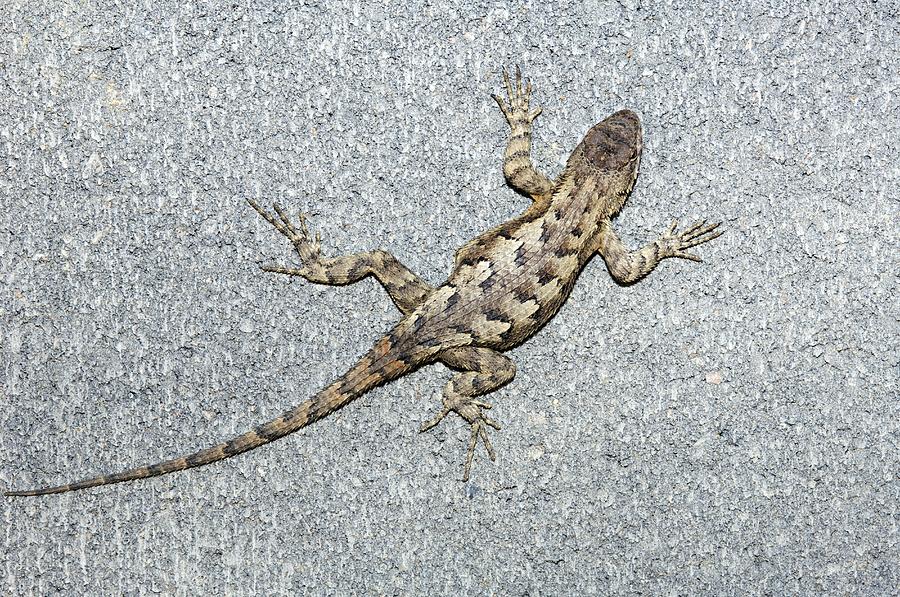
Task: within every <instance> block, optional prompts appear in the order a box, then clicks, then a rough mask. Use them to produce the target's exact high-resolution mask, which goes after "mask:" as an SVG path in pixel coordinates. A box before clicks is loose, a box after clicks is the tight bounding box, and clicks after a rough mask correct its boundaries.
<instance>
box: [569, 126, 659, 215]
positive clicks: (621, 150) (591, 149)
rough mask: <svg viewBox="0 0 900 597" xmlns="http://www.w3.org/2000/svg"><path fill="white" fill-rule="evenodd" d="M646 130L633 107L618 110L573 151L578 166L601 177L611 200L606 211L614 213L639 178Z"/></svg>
mask: <svg viewBox="0 0 900 597" xmlns="http://www.w3.org/2000/svg"><path fill="white" fill-rule="evenodd" d="M642 148H643V134H642V132H641V121H640V119H639V118H638V116H637V114H635V113H634V112H632V111H631V110H619V111H618V112H616V113H614V114H611V115H610V116H607V117H606V118H605V119H604V120H602V121H600V122H598V123H597V124H595V125H594V126H593V127H591V130H589V131H588V132H587V134H586V135H585V136H584V139H583V140H582V141H581V143H580V144H579V146H578V147H577V148H576V149H575V151H574V152H572V159H573V160H575V161H576V163H575V164H572V163H571V161H570V165H572V166H576V167H577V168H584V169H586V170H587V171H588V172H590V173H591V174H592V175H593V176H596V177H597V178H598V182H600V181H602V185H603V192H602V193H601V194H602V196H604V197H605V198H607V199H608V200H609V203H608V205H607V208H606V209H605V211H606V212H607V213H608V214H609V215H612V214H615V213H617V212H618V211H619V209H621V207H622V205H623V204H624V203H625V198H626V197H627V196H628V193H629V192H631V188H632V187H633V186H634V181H635V180H636V179H637V173H638V165H639V164H640V161H641V149H642Z"/></svg>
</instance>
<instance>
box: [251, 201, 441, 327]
mask: <svg viewBox="0 0 900 597" xmlns="http://www.w3.org/2000/svg"><path fill="white" fill-rule="evenodd" d="M247 201H248V203H250V205H251V207H253V209H255V210H256V211H257V213H259V215H261V216H262V217H263V218H264V219H265V220H266V221H267V222H269V224H271V225H272V226H274V227H275V229H276V230H278V232H280V233H281V234H283V235H284V236H285V237H286V238H287V239H288V240H290V241H291V243H292V244H293V245H294V248H295V249H296V251H297V254H298V255H299V256H300V261H301V262H302V263H303V267H300V268H288V267H281V266H273V265H265V266H263V268H262V269H263V270H264V271H267V272H273V273H276V274H286V275H289V276H300V277H301V278H305V279H306V280H308V281H310V282H314V283H316V284H327V285H331V286H344V285H346V284H353V283H355V282H358V281H360V280H362V279H363V278H365V277H366V276H369V275H371V276H374V277H375V279H376V280H378V282H379V283H380V284H381V285H382V286H383V287H384V289H385V290H387V292H388V295H389V296H390V297H391V300H392V301H394V304H395V305H397V308H398V309H400V311H401V312H403V313H404V314H409V313H410V312H412V311H413V310H414V309H415V308H416V307H418V306H419V305H420V304H421V303H422V302H423V301H424V300H425V299H426V298H428V295H429V294H431V292H432V291H433V290H434V288H432V287H431V286H430V285H429V284H428V283H427V282H426V281H425V280H423V279H422V278H420V277H419V276H417V275H416V274H414V273H413V272H412V271H411V270H410V269H409V268H408V267H406V266H405V265H403V264H402V263H400V261H399V260H398V259H397V258H396V257H394V256H393V255H391V254H390V253H388V252H387V251H382V250H376V251H369V252H367V253H356V254H354V255H341V256H339V257H322V255H321V254H320V252H319V245H320V243H321V239H320V238H319V235H318V234H317V235H316V236H315V239H313V238H312V237H311V236H310V234H309V230H308V229H307V226H306V218H304V217H303V215H302V214H301V215H300V216H299V218H298V225H297V226H295V225H294V224H292V223H291V220H290V218H289V217H288V215H287V213H286V212H285V211H284V210H283V209H282V208H281V207H280V206H279V205H277V204H275V205H274V208H275V213H276V214H277V215H278V217H277V218H276V217H275V216H274V215H272V214H271V213H269V212H268V211H266V210H265V209H263V208H262V207H260V205H259V204H258V203H256V202H255V201H253V200H252V199H248V200H247Z"/></svg>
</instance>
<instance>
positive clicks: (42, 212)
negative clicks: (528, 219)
mask: <svg viewBox="0 0 900 597" xmlns="http://www.w3.org/2000/svg"><path fill="white" fill-rule="evenodd" d="M135 4H137V3H135ZM187 5H188V3H181V2H153V3H141V6H139V7H138V6H132V5H130V4H129V3H118V2H117V3H106V4H104V5H102V6H98V5H96V4H95V3H90V2H86V3H81V2H47V3H38V2H21V1H20V2H16V1H13V2H12V3H9V2H6V3H4V6H3V8H0V32H2V36H0V41H2V44H0V83H2V85H0V89H2V91H0V148H2V149H0V153H2V160H0V194H2V195H0V196H2V201H3V209H2V210H0V274H2V276H0V285H2V287H0V296H2V299H0V301H2V302H0V364H2V367H0V391H2V404H3V408H2V411H0V431H2V436H0V454H2V466H0V486H2V487H4V488H9V487H19V488H21V487H26V486H33V485H36V484H47V483H56V482H63V481H69V480H73V479H76V478H80V477H82V476H85V475H88V474H93V473H99V472H112V471H115V470H120V469H122V468H125V467H129V466H132V465H135V464H139V463H143V462H146V461H148V460H157V459H163V458H167V457H171V456H175V455H179V454H181V453H184V452H188V451H193V450H194V449H196V448H200V447H204V446H205V445H207V444H209V443H212V442H214V441H217V440H220V439H223V438H226V437H229V436H231V435H233V434H235V433H238V432H242V431H244V430H246V429H247V428H248V427H249V426H251V425H255V424H257V423H259V422H262V421H264V420H267V419H269V418H270V417H272V416H275V415H277V414H278V413H280V412H281V411H282V410H283V409H285V408H287V407H289V406H291V405H293V404H295V403H297V402H298V401H300V400H303V399H305V398H306V397H307V396H309V395H310V394H311V393H312V392H314V391H315V390H316V389H317V388H320V387H321V386H322V385H323V384H325V383H327V382H328V381H330V380H331V379H333V378H334V377H336V376H337V375H339V374H340V373H341V372H342V371H343V370H345V369H346V368H348V367H349V366H350V365H351V364H352V363H353V362H354V359H355V358H356V357H357V356H358V355H360V354H361V353H362V352H363V351H365V350H366V349H367V348H368V346H369V345H370V344H371V343H372V342H373V341H374V340H375V339H376V338H377V337H378V336H379V334H380V333H381V332H383V331H384V330H386V329H388V327H389V326H390V325H391V323H392V322H393V321H394V320H395V319H396V318H397V313H396V312H395V310H394V307H393V305H392V304H391V303H390V301H389V300H388V299H387V297H386V296H385V294H384V292H382V291H381V289H380V288H379V287H378V286H377V285H376V283H375V282H373V281H366V282H364V283H361V284H358V285H356V286H353V287H348V288H343V289H334V288H325V287H316V286H313V285H310V284H308V283H303V282H302V281H300V280H288V279H285V278H282V277H278V276H275V275H269V274H264V273H262V272H260V271H259V270H258V266H259V264H261V263H265V262H279V263H294V262H295V261H294V259H293V257H292V255H291V251H290V248H289V246H288V244H287V243H286V242H285V241H284V239H282V238H280V237H279V236H278V235H277V234H275V233H274V232H273V231H272V230H271V229H269V228H268V226H267V225H266V224H265V223H264V222H262V221H261V220H260V219H259V218H258V217H256V215H255V214H254V213H252V211H251V210H250V209H249V208H248V207H247V205H246V204H245V203H244V198H245V197H247V196H250V197H257V198H259V199H260V200H261V201H266V202H268V201H271V200H272V199H277V200H280V201H281V202H283V203H284V204H285V205H287V206H290V207H291V208H292V209H302V210H304V211H306V212H308V213H309V214H310V215H311V217H312V225H313V226H314V228H315V230H318V231H320V232H321V233H322V236H323V239H324V250H325V251H326V252H327V253H330V254H337V253H339V252H351V251H362V250H367V249H371V248H375V247H384V248H386V249H389V250H390V251H392V252H393V253H394V254H395V255H397V256H398V257H399V258H400V259H401V260H402V261H403V262H404V263H406V264H407V265H409V266H410V267H411V268H412V269H413V270H415V271H417V272H419V273H420V274H421V275H423V276H424V277H426V278H427V279H428V280H429V281H432V282H435V283H437V282H440V281H441V280H442V279H443V276H445V275H446V273H447V272H448V271H449V268H450V265H451V261H452V256H453V251H454V249H455V248H456V247H458V246H459V245H461V244H462V243H463V242H464V241H465V240H466V239H468V238H470V237H472V236H473V235H475V234H477V233H478V232H480V231H482V230H484V229H486V228H487V227H489V226H492V225H494V224H496V223H499V222H501V221H502V220H504V219H506V218H509V217H510V216H512V215H513V214H515V213H517V212H518V211H519V210H521V209H523V208H524V207H525V205H526V204H525V201H524V200H523V198H521V197H519V196H517V195H515V194H514V193H513V192H512V191H510V190H509V189H507V188H506V187H505V186H504V182H503V178H502V175H501V172H500V153H501V147H502V144H503V141H504V135H505V133H506V125H505V123H504V121H503V119H502V117H501V115H500V113H499V111H498V110H497V108H496V106H495V105H494V103H493V102H492V101H491V99H490V97H489V93H491V92H493V91H498V90H499V89H500V87H499V77H498V72H499V70H500V67H501V66H502V65H504V64H505V65H513V64H515V63H519V64H521V65H522V67H523V69H524V71H525V72H526V74H527V75H528V76H530V77H531V78H532V79H533V80H534V83H535V86H536V93H535V102H536V103H537V104H539V105H541V106H543V108H544V114H543V115H542V116H541V117H540V118H539V119H538V123H537V130H536V140H535V142H536V154H535V155H536V158H537V161H538V162H539V164H540V165H541V167H542V168H544V169H545V170H546V171H547V172H548V173H551V174H554V175H555V174H557V173H559V171H560V169H561V165H562V164H563V162H564V160H565V159H566V157H567V155H568V152H569V151H570V150H571V149H572V148H573V147H574V146H575V144H576V143H577V142H578V140H579V139H580V136H581V135H582V134H583V133H584V131H585V130H587V128H588V127H589V126H591V125H592V124H593V123H594V122H596V121H597V120H599V119H601V118H602V117H604V116H605V115H607V114H608V113H610V112H612V111H613V110H615V109H618V108H621V107H629V108H632V109H634V110H636V111H637V112H638V113H639V114H640V115H641V117H642V119H643V121H644V126H645V140H646V149H645V151H644V160H643V163H642V174H641V176H640V178H639V180H638V184H637V189H636V191H635V192H634V194H633V195H632V197H631V199H630V200H629V203H628V204H627V206H626V208H625V210H624V212H623V213H622V215H621V217H620V218H619V219H618V221H617V224H616V225H617V228H618V229H619V230H620V231H621V233H622V235H623V236H624V238H625V239H626V240H627V242H629V243H630V244H631V245H633V246H635V247H636V246H638V245H639V244H641V243H643V242H647V241H649V240H651V239H652V238H654V237H655V235H656V234H658V233H659V232H660V231H662V230H663V229H664V228H665V227H666V226H667V225H668V223H669V221H670V220H671V219H672V218H673V217H678V218H682V220H683V222H685V223H688V222H690V221H693V220H694V219H696V218H700V217H707V218H710V219H715V220H719V219H721V220H723V221H724V223H725V227H726V228H727V233H726V235H725V236H723V237H722V238H721V239H719V240H718V241H716V242H715V243H712V244H710V245H707V246H703V247H701V248H700V249H699V253H700V254H702V256H703V257H704V259H705V260H706V262H705V263H704V264H695V263H689V262H671V261H670V262H667V263H664V264H663V265H662V266H661V267H660V268H659V269H658V270H657V271H656V272H654V273H653V275H651V276H650V277H649V279H647V280H645V281H644V282H642V283H639V284H637V285H635V286H633V287H629V288H622V287H619V286H617V285H616V284H615V283H613V282H612V281H611V279H610V277H609V275H608V273H607V272H606V270H605V267H604V265H603V263H602V262H600V261H595V262H594V263H592V264H591V265H590V266H589V267H588V269H587V270H586V271H585V272H584V274H583V276H582V277H581V279H580V280H579V283H578V285H577V286H576V289H575V292H574V294H573V296H572V298H571V299H570V300H569V302H568V303H567V304H566V306H565V308H564V309H563V311H562V312H561V313H560V314H559V316H558V317H557V318H556V319H555V320H554V321H553V322H551V324H550V325H549V326H548V327H547V328H546V329H545V330H544V331H543V332H542V333H541V334H540V335H538V336H537V337H536V338H534V339H533V340H532V341H531V342H530V343H528V344H526V345H525V346H523V347H521V348H519V349H517V350H515V351H514V352H513V353H512V355H511V356H512V357H513V358H514V360H515V361H516V363H517V365H518V371H519V373H518V377H517V378H516V380H515V381H514V382H513V383H512V384H510V385H509V386H508V387H506V388H504V389H503V390H502V391H500V392H498V393H497V394H496V396H494V397H493V402H494V403H495V404H496V406H495V409H494V411H493V415H494V416H495V417H496V418H497V419H498V420H499V421H501V422H502V424H503V426H504V428H503V431H502V432H499V433H495V434H494V435H493V438H494V443H495V446H496V448H497V451H498V453H499V459H498V461H497V462H496V463H495V464H492V463H490V462H489V461H487V459H486V457H485V455H484V452H483V451H482V449H479V453H478V456H477V459H476V462H475V466H474V471H473V478H472V481H471V483H469V484H464V483H462V482H461V481H460V478H461V474H462V461H463V456H464V453H465V448H466V441H467V439H468V436H467V430H466V429H465V428H464V426H463V424H462V422H461V421H460V420H458V419H454V420H449V422H447V423H444V424H442V425H441V426H440V427H439V428H438V429H436V430H435V431H434V432H432V433H429V434H424V435H420V434H419V433H418V432H417V430H418V426H419V424H420V422H421V421H423V420H425V419H426V418H428V417H430V416H431V415H432V414H433V412H434V411H435V409H436V408H437V404H438V403H437V395H438V393H439V391H440V389H441V387H442V386H443V384H444V383H445V381H446V379H447V377H448V372H447V370H446V369H444V368H443V367H441V366H434V367H431V368H429V369H426V370H423V371H420V372H418V373H416V374H415V375H413V376H411V377H408V378H406V379H404V380H401V381H399V382H397V383H394V384H393V385H391V386H389V387H386V388H381V389H379V390H378V391H375V392H373V393H371V394H370V395H369V396H366V397H365V398H364V399H361V400H359V401H358V402H356V403H354V404H353V405H351V406H350V407H348V408H347V409H345V410H344V411H342V412H341V413H339V415H337V416H334V417H332V418H330V419H329V420H327V421H324V422H322V423H320V424H317V425H315V427H313V428H310V429H307V430H306V431H304V432H301V433H298V434H296V435H294V436H291V437H289V438H287V439H284V440H282V441H280V442H278V443H276V444H274V445H271V446H267V447H265V448H262V449H259V450H256V451H254V452H251V453H250V454H247V455H244V456H241V457H238V458H235V459H232V460H229V461H226V462H223V463H219V464H216V465H214V466H209V467H206V468H203V469H198V470H194V471H190V472H187V473H181V474H176V475H172V476H167V477H164V478H158V479H154V480H149V481H142V482H135V483H131V484H128V485H118V486H113V487H108V488H103V489H98V490H93V491H87V492H81V493H77V494H70V495H65V496H56V497H48V498H41V499H10V498H4V499H2V500H0V504H2V506H0V507H2V517H3V527H2V528H3V536H2V557H0V560H2V565H0V566H2V570H0V587H2V589H0V592H5V593H8V594H44V595H46V594H54V593H61V594H83V595H99V594H118V593H121V594H128V595H140V594H153V593H162V594H180V595H200V594H234V595H239V594H312V595H395V594H396V595H575V594H578V595H588V594H644V595H682V594H684V595H733V594H771V595H784V594H800V595H820V594H841V595H847V594H853V595H886V594H890V593H892V592H893V593H895V594H896V591H897V587H898V584H900V572H898V569H900V565H898V563H900V540H898V524H900V520H898V498H900V495H898V494H900V485H898V470H900V466H898V462H900V458H898V454H900V446H898V444H900V431H898V420H900V401H898V348H900V347H898V344H900V341H898V339H900V329H898V327H900V323H898V318H900V305H898V302H900V299H898V284H897V272H898V271H900V263H898V261H900V260H898V251H897V248H898V246H900V242H898V241H900V238H898V221H900V218H898V215H900V209H898V205H900V202H898V200H900V191H898V182H900V176H898V172H900V170H898V164H900V144H898V134H900V126H898V120H900V118H898V117H900V108H898V104H897V93H898V91H897V90H898V88H900V76H898V74H897V73H898V71H897V64H898V63H900V44H898V42H897V40H898V16H897V5H896V4H891V3H884V2H877V3H876V2H865V3H863V2H850V3H833V4H832V3H807V2H801V1H790V2H784V3H775V2H749V3H737V4H735V5H731V6H729V3H715V4H714V5H711V6H708V7H706V8H701V9H693V10H688V5H684V6H682V5H679V4H676V3H668V2H665V3H655V2H650V3H644V2H634V1H631V0H626V1H624V2H598V1H595V2H584V3H577V4H575V3H573V4H571V5H570V8H561V7H559V6H557V5H556V3H544V2H526V3H516V4H511V5H506V4H504V3H496V2H474V3H467V4H465V5H461V6H451V5H450V3H448V2H442V3H434V4H422V3H418V2H407V3H393V2H392V3H387V2H386V3H376V4H375V5H369V4H367V3H353V2H346V3H340V2H309V3H303V4H300V5H297V6H294V7H291V8H286V5H283V4H282V3H277V2H271V3H268V4H267V5H266V6H260V5H259V4H258V3H232V2H225V3H218V4H213V5H207V6H206V7H205V8H190V7H188V6H187Z"/></svg>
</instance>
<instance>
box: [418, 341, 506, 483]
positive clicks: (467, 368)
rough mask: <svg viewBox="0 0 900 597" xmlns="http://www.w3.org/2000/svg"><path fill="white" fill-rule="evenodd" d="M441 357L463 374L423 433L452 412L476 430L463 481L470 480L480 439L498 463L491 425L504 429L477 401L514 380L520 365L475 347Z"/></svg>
mask: <svg viewBox="0 0 900 597" xmlns="http://www.w3.org/2000/svg"><path fill="white" fill-rule="evenodd" d="M439 358H440V360H441V361H442V362H443V363H444V364H446V365H447V366H448V367H451V368H453V369H457V370H459V371H461V373H457V374H456V375H454V376H453V378H452V379H451V380H450V381H449V382H447V385H446V386H445V387H444V397H443V403H444V408H443V409H442V410H441V412H439V413H438V414H437V415H436V416H435V417H434V418H432V419H431V420H430V421H428V422H426V423H424V424H423V425H422V428H421V429H420V431H428V430H429V429H431V428H432V427H434V426H435V425H437V424H438V423H440V422H441V421H442V420H443V418H444V417H446V416H447V415H448V414H449V413H450V411H453V412H455V413H457V414H458V415H459V416H461V417H462V418H463V419H465V421H466V422H467V423H468V424H469V425H470V426H471V428H472V434H471V436H470V439H469V450H468V452H467V453H466V465H465V471H464V472H463V481H468V480H469V472H470V471H471V469H472V459H473V458H474V456H475V446H476V444H477V443H478V439H479V438H481V441H482V442H484V447H485V449H486V450H487V452H488V456H490V458H491V460H495V459H496V457H497V456H496V453H495V452H494V447H493V446H492V445H491V440H490V438H489V437H488V434H487V426H488V425H490V426H491V427H493V428H494V429H496V430H498V431H499V430H500V425H499V424H498V423H497V422H496V421H494V420H493V419H491V418H489V417H487V416H485V414H484V413H483V412H482V409H489V408H491V405H490V404H488V403H487V402H484V401H481V400H476V399H475V398H476V397H478V396H482V395H484V394H489V393H490V392H493V391H494V390H496V389H497V388H500V387H502V386H504V385H506V384H508V383H509V382H510V381H512V379H513V378H514V377H515V376H516V365H515V363H513V362H512V361H511V360H510V359H509V358H507V357H505V356H503V355H502V354H500V353H499V352H497V351H494V350H491V349H489V348H479V347H472V346H466V347H462V348H453V349H450V350H446V351H444V352H442V353H441V354H440V355H439Z"/></svg>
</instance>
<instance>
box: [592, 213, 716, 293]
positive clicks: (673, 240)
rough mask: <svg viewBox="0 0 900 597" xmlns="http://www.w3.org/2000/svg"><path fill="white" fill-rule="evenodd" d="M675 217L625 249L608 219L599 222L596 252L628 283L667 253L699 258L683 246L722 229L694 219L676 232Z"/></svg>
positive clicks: (694, 242) (614, 273)
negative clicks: (636, 245) (640, 244)
mask: <svg viewBox="0 0 900 597" xmlns="http://www.w3.org/2000/svg"><path fill="white" fill-rule="evenodd" d="M677 227H678V221H677V220H675V221H673V222H672V225H671V226H669V229H668V230H667V231H666V232H664V233H663V234H662V235H660V237H659V238H658V239H656V240H655V241H653V242H652V243H650V244H648V245H645V246H644V247H642V248H641V249H638V250H637V251H629V250H628V248H627V247H625V245H624V244H622V241H621V239H619V236H618V235H617V234H616V233H615V231H614V230H613V229H612V225H611V224H610V222H609V220H606V221H604V222H603V223H602V224H601V225H600V237H599V248H598V249H597V252H598V253H600V255H601V256H602V257H603V259H604V261H606V266H607V267H608V268H609V273H610V274H612V277H613V278H615V279H616V280H617V281H618V282H619V283H621V284H631V283H632V282H636V281H637V280H640V279H641V278H643V277H644V276H646V275H647V274H649V273H650V272H651V271H653V268H655V267H656V266H657V264H658V263H659V262H660V261H662V260H663V259H666V258H667V257H680V258H682V259H690V260H691V261H702V259H700V258H699V257H697V256H696V255H693V254H691V253H688V252H687V251H686V249H690V248H691V247H696V246H697V245H700V244H703V243H705V242H709V241H711V240H713V239H714V238H718V237H719V236H721V234H722V230H716V229H717V228H718V227H719V223H716V224H707V223H706V221H705V220H704V221H702V222H697V223H696V224H694V225H693V226H691V227H690V228H688V229H687V230H685V231H684V232H681V233H676V232H675V229H676V228H677Z"/></svg>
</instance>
